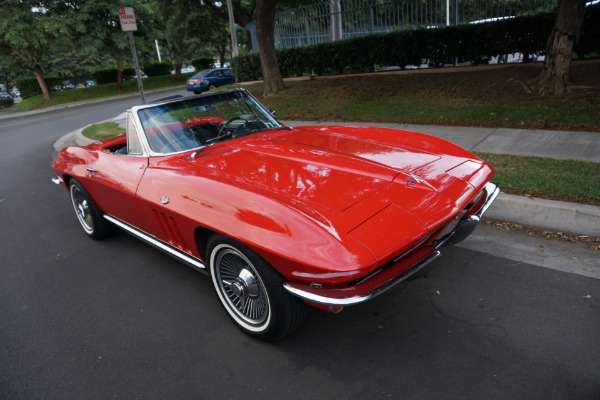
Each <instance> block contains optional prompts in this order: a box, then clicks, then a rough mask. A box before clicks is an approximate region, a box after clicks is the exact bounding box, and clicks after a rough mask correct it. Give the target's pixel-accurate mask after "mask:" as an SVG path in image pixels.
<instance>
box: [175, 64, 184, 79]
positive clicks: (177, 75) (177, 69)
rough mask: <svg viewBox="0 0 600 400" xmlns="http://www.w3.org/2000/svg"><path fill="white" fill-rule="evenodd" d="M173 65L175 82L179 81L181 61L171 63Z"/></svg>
mask: <svg viewBox="0 0 600 400" xmlns="http://www.w3.org/2000/svg"><path fill="white" fill-rule="evenodd" d="M173 65H174V66H175V81H176V82H177V81H180V80H181V68H182V67H183V61H178V62H176V63H173Z"/></svg>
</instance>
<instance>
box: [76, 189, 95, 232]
mask: <svg viewBox="0 0 600 400" xmlns="http://www.w3.org/2000/svg"><path fill="white" fill-rule="evenodd" d="M71 197H72V199H73V207H74V208H75V214H77V219H79V222H80V223H81V226H82V227H83V229H85V231H86V232H92V231H93V230H94V224H93V221H92V214H91V212H90V207H89V205H88V202H87V200H86V199H85V197H84V196H83V193H81V191H80V190H79V189H78V188H77V187H76V186H73V187H71Z"/></svg>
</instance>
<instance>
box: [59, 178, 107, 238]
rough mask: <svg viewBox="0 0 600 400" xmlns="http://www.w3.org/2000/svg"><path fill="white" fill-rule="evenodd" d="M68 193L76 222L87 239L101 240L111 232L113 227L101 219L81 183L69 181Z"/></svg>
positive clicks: (75, 180)
mask: <svg viewBox="0 0 600 400" xmlns="http://www.w3.org/2000/svg"><path fill="white" fill-rule="evenodd" d="M69 193H70V194H71V203H72V204H73V209H74V210H75V215H76V216H77V220H78V221H79V224H80V225H81V227H82V228H83V231H84V232H85V233H86V234H87V235H88V236H89V237H91V238H92V239H103V238H105V237H107V236H109V235H110V234H111V233H112V232H113V226H112V225H111V223H110V222H108V221H107V220H105V219H104V218H103V217H102V212H101V211H100V209H99V208H98V206H97V205H96V203H95V202H94V200H93V199H92V196H90V194H89V193H88V191H87V190H86V189H85V188H84V187H83V185H82V184H81V182H79V181H78V180H77V179H71V181H70V182H69Z"/></svg>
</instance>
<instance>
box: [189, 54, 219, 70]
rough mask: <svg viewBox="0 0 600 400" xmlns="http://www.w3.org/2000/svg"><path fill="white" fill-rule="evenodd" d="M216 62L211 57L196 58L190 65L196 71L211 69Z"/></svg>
mask: <svg viewBox="0 0 600 400" xmlns="http://www.w3.org/2000/svg"><path fill="white" fill-rule="evenodd" d="M214 62H215V61H214V60H213V59H212V58H210V57H196V58H194V59H192V61H190V64H192V65H193V66H194V68H196V71H201V70H203V69H207V68H211V67H212V66H213V63H214Z"/></svg>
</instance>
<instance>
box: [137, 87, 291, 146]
mask: <svg viewBox="0 0 600 400" xmlns="http://www.w3.org/2000/svg"><path fill="white" fill-rule="evenodd" d="M229 93H243V94H244V95H245V96H247V97H248V100H249V101H250V102H251V103H252V104H253V105H254V106H256V108H258V109H259V110H260V111H261V112H262V113H263V115H264V116H265V117H266V118H267V120H268V121H269V122H271V123H272V124H273V125H274V126H273V127H271V128H267V129H265V130H264V131H267V130H271V129H278V128H281V127H283V126H285V125H283V124H282V123H281V122H279V121H278V120H277V119H276V118H275V117H274V116H273V115H272V114H271V112H270V111H269V110H268V109H267V108H266V107H265V106H264V105H262V104H261V103H260V101H258V100H257V99H256V97H254V96H253V95H252V94H251V93H250V92H248V91H247V90H246V89H244V88H235V89H228V90H220V91H218V92H210V93H205V94H201V95H196V96H188V97H179V98H177V99H171V100H165V101H161V102H157V103H148V104H142V105H138V106H133V107H131V108H130V109H129V110H127V112H128V113H131V117H132V118H133V122H134V124H135V127H136V129H137V130H138V135H139V137H140V141H141V142H142V147H143V148H144V153H145V154H144V155H143V156H145V157H163V156H170V155H174V154H181V153H187V152H190V151H194V152H198V151H201V150H202V149H204V148H206V147H209V146H211V144H208V145H205V146H202V147H196V148H191V149H186V150H181V151H174V152H171V153H158V152H155V151H153V150H152V149H151V148H150V143H149V142H148V137H147V135H146V131H145V130H144V128H143V125H142V122H141V121H140V118H139V115H138V112H139V111H141V110H146V109H148V108H155V107H161V106H164V105H167V104H173V103H178V102H181V101H186V100H190V99H196V98H205V97H213V96H218V95H222V94H229ZM257 133H258V132H257ZM218 143H222V142H218Z"/></svg>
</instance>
